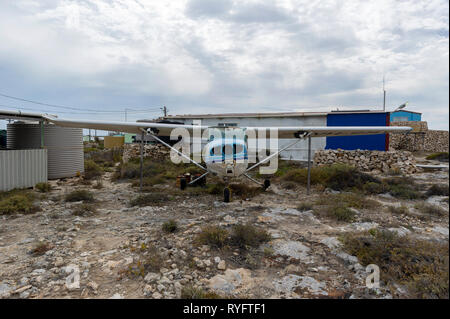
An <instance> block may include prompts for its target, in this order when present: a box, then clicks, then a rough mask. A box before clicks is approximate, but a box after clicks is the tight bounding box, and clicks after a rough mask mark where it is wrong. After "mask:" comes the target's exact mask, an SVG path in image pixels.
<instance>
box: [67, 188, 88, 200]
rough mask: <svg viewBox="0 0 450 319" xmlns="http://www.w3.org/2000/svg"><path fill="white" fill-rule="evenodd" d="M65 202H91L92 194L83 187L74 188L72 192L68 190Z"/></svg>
mask: <svg viewBox="0 0 450 319" xmlns="http://www.w3.org/2000/svg"><path fill="white" fill-rule="evenodd" d="M64 199H65V201H66V202H79V201H84V202H93V201H94V195H93V194H92V193H91V192H90V191H88V190H85V189H80V190H75V191H73V192H70V193H69V194H67V195H66V196H65V198H64Z"/></svg>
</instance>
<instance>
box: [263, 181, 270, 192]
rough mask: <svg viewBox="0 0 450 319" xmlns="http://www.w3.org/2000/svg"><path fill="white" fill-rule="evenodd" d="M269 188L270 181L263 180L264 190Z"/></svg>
mask: <svg viewBox="0 0 450 319" xmlns="http://www.w3.org/2000/svg"><path fill="white" fill-rule="evenodd" d="M269 187H270V180H269V179H265V180H264V190H266V189H268V188H269Z"/></svg>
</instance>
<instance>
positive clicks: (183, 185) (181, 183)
mask: <svg viewBox="0 0 450 319" xmlns="http://www.w3.org/2000/svg"><path fill="white" fill-rule="evenodd" d="M186 186H187V181H186V178H182V179H180V189H181V190H184V189H185V188H186Z"/></svg>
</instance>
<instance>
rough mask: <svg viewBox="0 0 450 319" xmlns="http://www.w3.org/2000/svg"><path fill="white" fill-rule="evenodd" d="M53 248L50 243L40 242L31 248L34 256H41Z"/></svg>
mask: <svg viewBox="0 0 450 319" xmlns="http://www.w3.org/2000/svg"><path fill="white" fill-rule="evenodd" d="M52 248H53V246H52V245H51V244H50V243H47V242H39V243H37V244H36V245H35V246H34V247H33V248H32V249H31V254H32V255H34V256H41V255H43V254H45V252H47V251H49V250H50V249H52Z"/></svg>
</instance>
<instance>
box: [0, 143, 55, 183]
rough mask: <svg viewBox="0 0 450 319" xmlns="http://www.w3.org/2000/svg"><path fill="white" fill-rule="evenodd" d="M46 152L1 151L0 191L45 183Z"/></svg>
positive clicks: (46, 173) (43, 150)
mask: <svg viewBox="0 0 450 319" xmlns="http://www.w3.org/2000/svg"><path fill="white" fill-rule="evenodd" d="M47 176H48V171H47V150H46V149H32V150H1V151H0V191H9V190H11V189H14V188H28V187H33V186H34V185H36V184H37V183H40V182H47Z"/></svg>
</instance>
